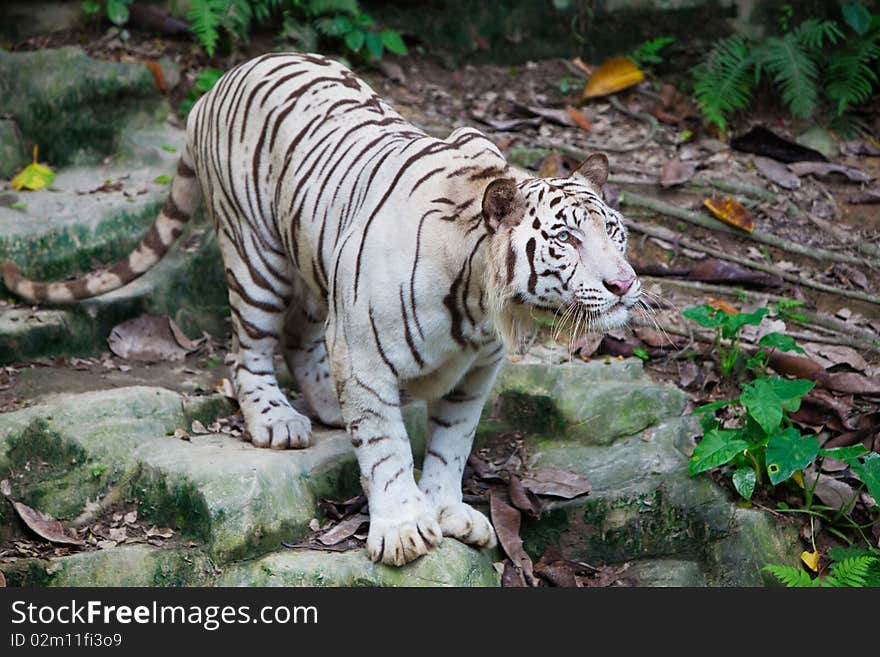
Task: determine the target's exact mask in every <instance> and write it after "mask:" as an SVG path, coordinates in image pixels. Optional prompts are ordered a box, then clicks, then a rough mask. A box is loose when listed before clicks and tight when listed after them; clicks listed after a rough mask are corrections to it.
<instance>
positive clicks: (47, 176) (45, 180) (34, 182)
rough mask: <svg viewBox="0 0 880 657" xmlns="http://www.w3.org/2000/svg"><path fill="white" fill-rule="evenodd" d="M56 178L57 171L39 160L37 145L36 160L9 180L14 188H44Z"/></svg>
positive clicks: (35, 149) (19, 189) (35, 148)
mask: <svg viewBox="0 0 880 657" xmlns="http://www.w3.org/2000/svg"><path fill="white" fill-rule="evenodd" d="M53 180H55V172H54V171H52V169H50V168H49V167H47V166H45V165H43V164H39V163H38V162H37V147H36V146H34V161H33V162H31V163H30V164H28V165H27V166H26V167H25V168H24V169H22V170H21V171H20V172H19V173H18V175H17V176H15V178H13V179H12V180H11V181H9V184H10V185H12V189H14V190H16V191H21V190H22V189H42V188H43V187H46V186H47V185H51V184H52V181H53Z"/></svg>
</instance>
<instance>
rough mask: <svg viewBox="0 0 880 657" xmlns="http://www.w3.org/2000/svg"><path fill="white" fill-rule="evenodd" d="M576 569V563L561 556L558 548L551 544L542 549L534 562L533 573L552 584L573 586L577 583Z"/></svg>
mask: <svg viewBox="0 0 880 657" xmlns="http://www.w3.org/2000/svg"><path fill="white" fill-rule="evenodd" d="M577 570H578V569H577V564H575V563H573V562H571V561H569V560H568V559H566V558H565V557H563V556H562V553H561V552H560V551H559V548H557V547H555V546H553V545H551V546H549V547H548V548H547V549H546V550H544V554H542V555H541V558H540V559H538V563H536V564H535V573H536V574H537V575H539V576H541V577H542V578H544V579H545V580H547V581H548V582H549V583H550V584H552V585H553V586H561V587H568V588H575V587H576V586H577V585H578V582H577Z"/></svg>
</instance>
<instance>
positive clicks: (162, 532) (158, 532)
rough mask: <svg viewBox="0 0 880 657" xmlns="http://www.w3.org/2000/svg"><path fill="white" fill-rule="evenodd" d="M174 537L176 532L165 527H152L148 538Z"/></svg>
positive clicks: (148, 531) (148, 532)
mask: <svg viewBox="0 0 880 657" xmlns="http://www.w3.org/2000/svg"><path fill="white" fill-rule="evenodd" d="M172 536H174V530H173V529H169V528H168V527H163V528H162V529H157V528H156V527H150V528H149V529H148V530H147V537H148V538H171V537H172Z"/></svg>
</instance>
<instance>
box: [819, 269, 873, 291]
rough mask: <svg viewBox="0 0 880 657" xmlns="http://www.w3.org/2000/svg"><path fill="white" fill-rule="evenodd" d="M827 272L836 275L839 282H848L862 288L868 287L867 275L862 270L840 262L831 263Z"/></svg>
mask: <svg viewBox="0 0 880 657" xmlns="http://www.w3.org/2000/svg"><path fill="white" fill-rule="evenodd" d="M828 273H830V274H832V275H833V276H836V277H837V279H838V280H839V281H840V282H841V283H848V284H850V285H853V286H855V287H860V288H862V289H863V290H867V289H868V288H869V284H868V277H867V276H865V274H864V273H863V272H861V271H859V270H858V269H856V268H855V267H851V266H850V265H847V264H844V263H842V262H838V263H835V264H834V265H832V266H831V267H830V269H829V272H828Z"/></svg>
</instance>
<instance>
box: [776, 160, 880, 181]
mask: <svg viewBox="0 0 880 657" xmlns="http://www.w3.org/2000/svg"><path fill="white" fill-rule="evenodd" d="M788 168H789V169H791V170H792V171H793V172H794V173H796V174H797V175H799V176H807V175H810V174H812V175H816V176H829V175H831V174H832V173H839V174H841V175H843V176H846V178H847V179H849V180H851V181H852V182H858V183H866V182H871V181H872V180H873V178H871V176H869V175H868V174H867V173H865V172H864V171H862V170H861V169H856V168H855V167H849V166H846V165H844V164H834V163H833V162H793V163H792V164H789V165H788Z"/></svg>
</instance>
